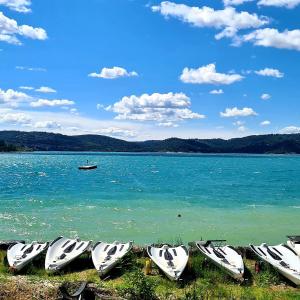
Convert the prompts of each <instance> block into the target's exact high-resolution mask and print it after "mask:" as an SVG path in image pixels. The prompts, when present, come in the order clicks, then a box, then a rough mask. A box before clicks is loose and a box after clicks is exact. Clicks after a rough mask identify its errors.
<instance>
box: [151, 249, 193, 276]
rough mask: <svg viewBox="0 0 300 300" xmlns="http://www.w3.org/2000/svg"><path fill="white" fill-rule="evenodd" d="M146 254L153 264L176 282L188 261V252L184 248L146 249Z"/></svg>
mask: <svg viewBox="0 0 300 300" xmlns="http://www.w3.org/2000/svg"><path fill="white" fill-rule="evenodd" d="M147 253H148V255H149V256H150V258H151V259H152V261H154V263H155V264H156V265H157V266H158V267H159V268H160V269H161V270H162V271H163V272H164V273H165V274H166V275H167V276H168V277H169V278H170V279H171V280H178V279H179V278H180V276H181V274H182V272H183V271H184V269H185V267H186V264H187V262H188V259H189V251H188V249H187V248H186V247H185V246H184V245H181V246H178V247H169V246H168V245H163V246H162V247H153V246H148V247H147Z"/></svg>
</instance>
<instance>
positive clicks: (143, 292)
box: [118, 270, 157, 300]
mask: <svg viewBox="0 0 300 300" xmlns="http://www.w3.org/2000/svg"><path fill="white" fill-rule="evenodd" d="M124 281H125V282H124V285H123V286H122V287H119V288H118V291H119V293H120V294H121V296H123V297H125V298H126V299H130V300H152V299H157V296H156V294H155V286H156V285H155V283H154V282H153V281H152V280H151V279H150V278H147V277H146V276H145V275H144V273H142V272H141V271H139V270H136V271H134V272H132V273H130V274H128V275H126V276H125V277H124Z"/></svg>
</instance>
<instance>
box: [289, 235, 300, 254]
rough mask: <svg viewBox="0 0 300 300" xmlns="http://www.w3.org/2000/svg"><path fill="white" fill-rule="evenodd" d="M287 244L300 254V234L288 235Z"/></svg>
mask: <svg viewBox="0 0 300 300" xmlns="http://www.w3.org/2000/svg"><path fill="white" fill-rule="evenodd" d="M287 237H288V241H287V242H286V244H287V245H288V246H290V247H291V248H292V249H293V250H294V251H295V252H296V253H297V254H298V256H300V235H288V236H287Z"/></svg>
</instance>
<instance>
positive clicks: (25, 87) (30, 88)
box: [19, 85, 34, 91]
mask: <svg viewBox="0 0 300 300" xmlns="http://www.w3.org/2000/svg"><path fill="white" fill-rule="evenodd" d="M19 88H20V89H21V90H28V91H31V90H34V87H32V86H25V85H22V86H20V87H19Z"/></svg>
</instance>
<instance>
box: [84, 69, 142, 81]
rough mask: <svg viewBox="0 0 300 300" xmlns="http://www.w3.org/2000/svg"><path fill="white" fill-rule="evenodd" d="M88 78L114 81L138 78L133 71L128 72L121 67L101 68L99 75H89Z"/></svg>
mask: <svg viewBox="0 0 300 300" xmlns="http://www.w3.org/2000/svg"><path fill="white" fill-rule="evenodd" d="M88 76H89V77H97V78H105V79H116V78H119V77H132V76H138V73H137V72H135V71H131V72H128V71H127V70H126V69H124V68H121V67H112V68H103V69H102V70H101V71H100V73H95V72H94V73H90V74H89V75H88Z"/></svg>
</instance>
